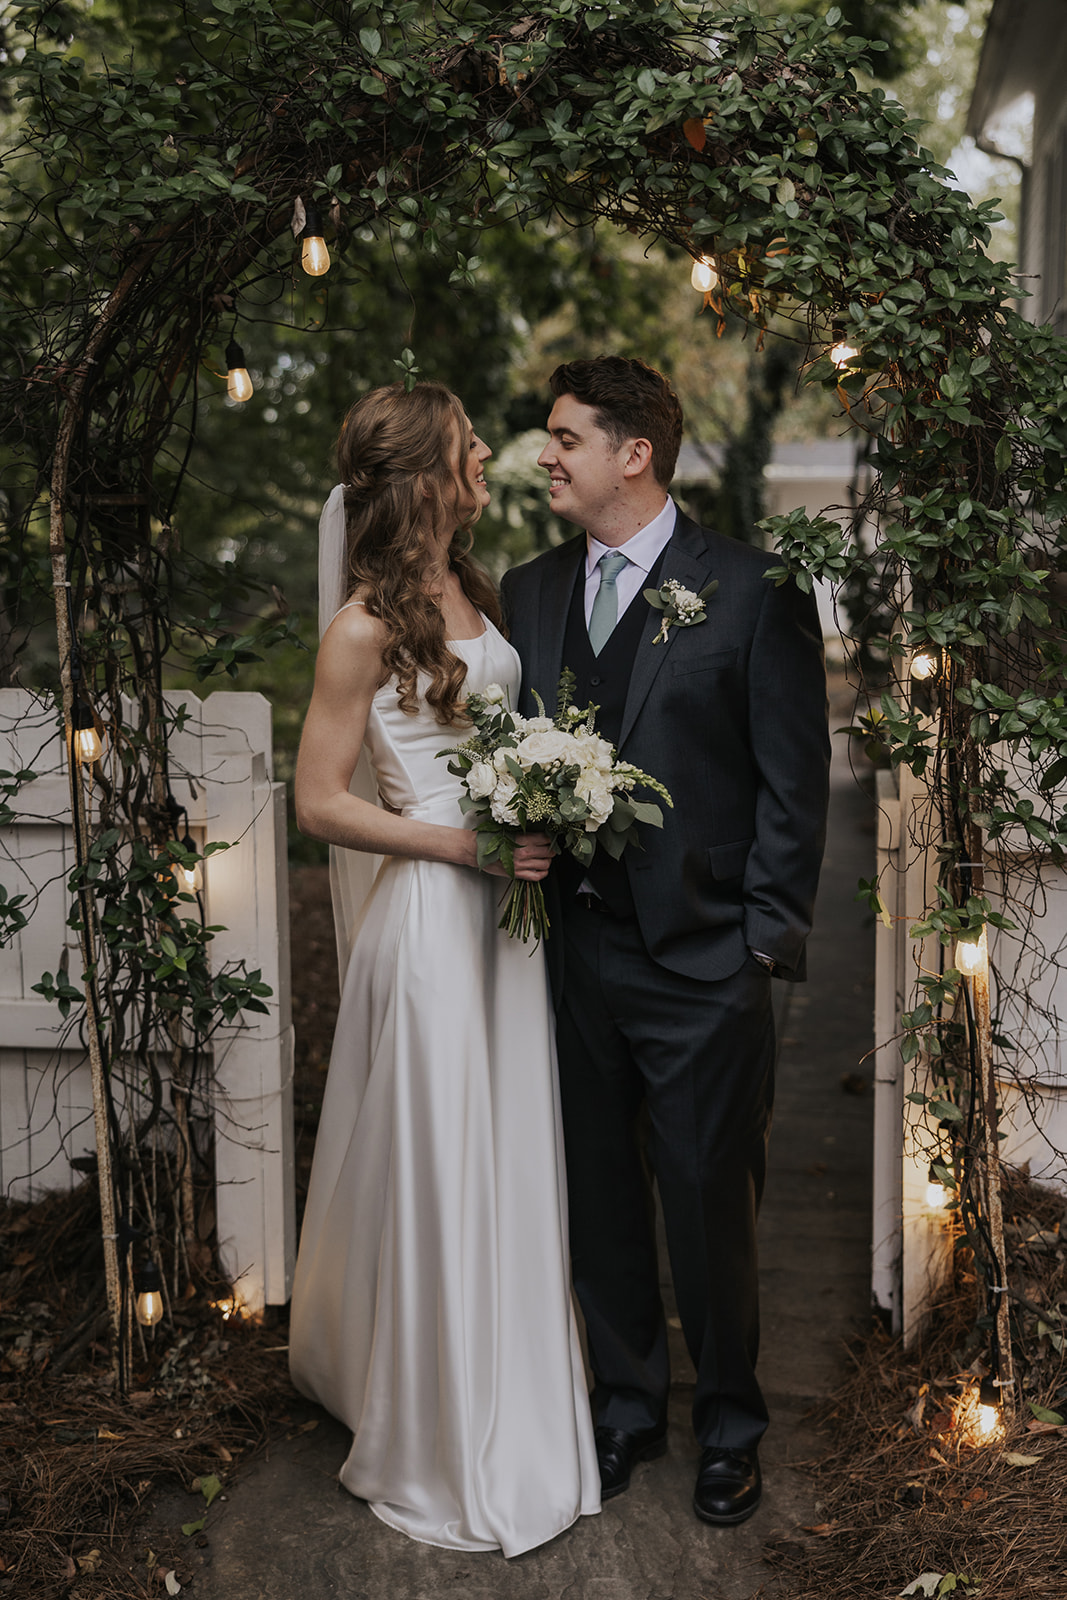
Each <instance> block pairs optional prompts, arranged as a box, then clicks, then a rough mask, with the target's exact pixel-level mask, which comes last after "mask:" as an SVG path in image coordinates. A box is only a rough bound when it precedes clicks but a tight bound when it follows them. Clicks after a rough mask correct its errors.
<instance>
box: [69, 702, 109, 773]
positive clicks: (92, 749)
mask: <svg viewBox="0 0 1067 1600" xmlns="http://www.w3.org/2000/svg"><path fill="white" fill-rule="evenodd" d="M70 728H71V744H72V746H73V749H74V755H75V759H76V760H78V761H80V762H81V763H82V765H83V766H87V767H90V766H93V765H94V763H95V762H97V761H99V760H100V757H101V756H102V755H103V753H104V741H103V739H102V738H101V735H100V730H99V729H98V727H97V725H96V717H95V715H94V714H93V708H92V706H91V705H90V704H89V702H88V700H82V699H78V700H76V701H75V702H74V709H73V711H72V712H71V717H70Z"/></svg>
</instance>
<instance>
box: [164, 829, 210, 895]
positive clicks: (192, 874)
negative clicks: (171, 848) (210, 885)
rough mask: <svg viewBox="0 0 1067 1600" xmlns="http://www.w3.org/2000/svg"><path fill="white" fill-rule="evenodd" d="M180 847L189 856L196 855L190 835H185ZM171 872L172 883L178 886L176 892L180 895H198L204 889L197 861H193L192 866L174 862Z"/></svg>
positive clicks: (193, 841) (194, 843)
mask: <svg viewBox="0 0 1067 1600" xmlns="http://www.w3.org/2000/svg"><path fill="white" fill-rule="evenodd" d="M181 847H182V849H183V850H186V851H188V853H189V854H190V855H194V856H195V855H196V853H197V850H196V841H195V840H194V839H193V837H192V835H191V834H188V833H187V834H186V835H185V837H184V839H182V841H181ZM171 871H172V873H173V874H174V881H175V883H176V884H177V885H178V890H179V892H180V893H182V894H199V893H200V891H201V889H202V888H203V887H204V874H203V871H202V869H201V865H200V862H199V861H194V862H193V864H192V866H186V865H185V863H184V862H181V861H176V862H175V863H174V865H173V867H172V868H171Z"/></svg>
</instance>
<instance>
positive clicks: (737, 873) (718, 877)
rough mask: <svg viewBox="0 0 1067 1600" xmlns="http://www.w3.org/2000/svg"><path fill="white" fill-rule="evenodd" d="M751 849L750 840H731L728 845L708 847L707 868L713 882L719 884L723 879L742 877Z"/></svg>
mask: <svg viewBox="0 0 1067 1600" xmlns="http://www.w3.org/2000/svg"><path fill="white" fill-rule="evenodd" d="M751 848H752V840H751V839H733V840H731V841H730V843H729V844H712V845H709V846H708V866H709V867H710V868H711V875H712V877H713V878H714V879H715V881H716V882H717V883H720V882H721V881H722V880H723V879H724V878H740V877H742V876H743V875H744V871H745V862H746V861H747V860H748V852H749V850H750V849H751Z"/></svg>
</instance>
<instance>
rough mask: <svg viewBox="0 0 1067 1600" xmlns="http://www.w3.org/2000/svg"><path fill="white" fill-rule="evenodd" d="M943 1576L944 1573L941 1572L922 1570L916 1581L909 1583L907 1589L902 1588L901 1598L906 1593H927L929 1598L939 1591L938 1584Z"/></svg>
mask: <svg viewBox="0 0 1067 1600" xmlns="http://www.w3.org/2000/svg"><path fill="white" fill-rule="evenodd" d="M943 1577H944V1573H941V1572H920V1574H919V1576H918V1577H917V1578H916V1579H915V1580H914V1582H912V1583H909V1584H908V1587H907V1588H906V1589H901V1591H900V1594H901V1600H903V1597H904V1596H905V1595H912V1594H922V1595H926V1596H927V1600H929V1597H930V1596H931V1595H935V1594H936V1593H937V1586H938V1584H939V1583H940V1582H941V1579H942V1578H943Z"/></svg>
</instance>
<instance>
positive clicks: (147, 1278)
mask: <svg viewBox="0 0 1067 1600" xmlns="http://www.w3.org/2000/svg"><path fill="white" fill-rule="evenodd" d="M136 1310H137V1320H138V1322H139V1323H140V1324H141V1326H142V1327H144V1328H154V1327H155V1325H156V1323H157V1322H158V1321H159V1319H160V1318H161V1317H162V1315H163V1279H162V1278H161V1277H160V1275H159V1268H158V1267H157V1266H156V1264H155V1262H154V1261H146V1262H145V1264H144V1266H143V1267H142V1268H141V1270H140V1272H139V1273H138V1274H137V1307H136Z"/></svg>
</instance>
